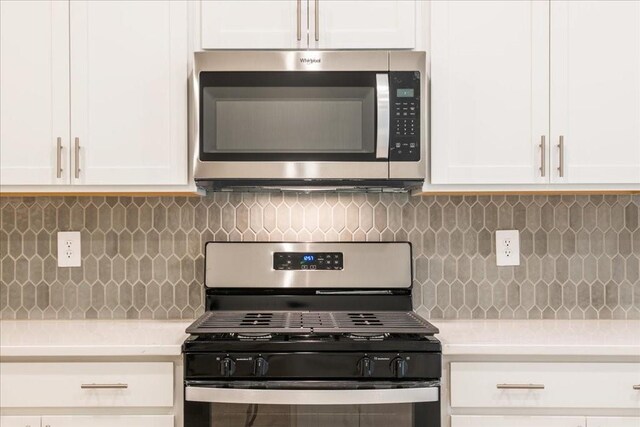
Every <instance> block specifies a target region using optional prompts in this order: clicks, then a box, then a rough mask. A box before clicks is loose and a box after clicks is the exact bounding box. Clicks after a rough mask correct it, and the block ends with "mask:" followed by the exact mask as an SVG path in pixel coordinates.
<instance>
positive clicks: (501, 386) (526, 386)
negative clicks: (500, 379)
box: [496, 384, 544, 390]
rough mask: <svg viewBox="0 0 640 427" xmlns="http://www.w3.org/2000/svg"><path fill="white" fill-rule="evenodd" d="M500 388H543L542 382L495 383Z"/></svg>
mask: <svg viewBox="0 0 640 427" xmlns="http://www.w3.org/2000/svg"><path fill="white" fill-rule="evenodd" d="M496 388H498V389H500V390H544V384H496Z"/></svg>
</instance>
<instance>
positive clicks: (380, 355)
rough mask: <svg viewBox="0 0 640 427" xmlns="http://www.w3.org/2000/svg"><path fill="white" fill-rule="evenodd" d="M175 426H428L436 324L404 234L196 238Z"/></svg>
mask: <svg viewBox="0 0 640 427" xmlns="http://www.w3.org/2000/svg"><path fill="white" fill-rule="evenodd" d="M205 250H206V258H205V288H206V312H205V313H204V315H202V316H201V317H200V318H199V319H198V320H196V321H195V322H194V323H193V324H192V325H191V326H190V327H189V328H188V329H187V332H188V333H190V334H191V336H190V337H189V338H188V339H187V341H186V342H185V343H184V346H183V353H184V362H185V384H184V386H185V390H184V391H185V406H184V408H185V426H189V427H205V426H225V427H236V426H243V427H249V426H254V427H258V426H292V427H293V426H297V427H306V426H314V427H323V426H331V427H340V426H361V427H367V426H371V427H373V426H389V425H393V426H395V427H404V426H406V427H409V426H412V427H416V426H420V427H439V426H440V376H441V346H440V342H439V341H438V340H437V339H436V338H435V337H434V335H435V334H437V333H438V330H437V329H436V328H435V327H434V326H433V325H431V324H430V323H428V322H427V321H425V320H424V319H422V318H421V317H419V316H418V315H416V314H415V313H414V312H413V311H412V304H411V284H412V256H411V245H410V244H409V243H406V242H405V243H396V242H394V243H391V242H390V243H272V242H268V243H266V242H265V243H258V242H256V243H253V242H252V243H244V242H242V243H240V242H238V243H231V242H225V243H218V242H210V243H208V244H207V245H206V248H205Z"/></svg>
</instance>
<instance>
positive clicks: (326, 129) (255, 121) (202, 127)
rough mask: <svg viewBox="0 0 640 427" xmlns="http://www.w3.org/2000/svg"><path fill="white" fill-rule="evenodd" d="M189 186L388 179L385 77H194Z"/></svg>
mask: <svg viewBox="0 0 640 427" xmlns="http://www.w3.org/2000/svg"><path fill="white" fill-rule="evenodd" d="M197 97H198V104H199V105H198V106H197V108H198V113H199V114H198V124H197V126H198V141H199V142H198V147H197V159H196V162H195V163H196V167H195V178H196V179H256V180H258V179H271V180H278V179H281V180H286V179H298V180H301V179H317V180H322V179H325V180H328V179H370V180H374V179H388V178H389V164H388V157H389V121H390V112H389V108H390V107H389V74H388V72H385V71H380V72H378V71H324V70H322V71H311V72H310V71H240V72H239V71H201V72H200V73H199V75H198V89H197Z"/></svg>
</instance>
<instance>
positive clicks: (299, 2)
mask: <svg viewBox="0 0 640 427" xmlns="http://www.w3.org/2000/svg"><path fill="white" fill-rule="evenodd" d="M297 9H298V41H300V40H302V0H298V5H297Z"/></svg>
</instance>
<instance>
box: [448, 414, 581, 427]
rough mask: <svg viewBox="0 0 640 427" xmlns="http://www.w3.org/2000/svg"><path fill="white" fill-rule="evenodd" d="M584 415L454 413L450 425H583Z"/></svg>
mask: <svg viewBox="0 0 640 427" xmlns="http://www.w3.org/2000/svg"><path fill="white" fill-rule="evenodd" d="M585 425H586V424H585V418H584V417H542V416H490V415H479V416H471V415H454V416H452V417H451V427H585Z"/></svg>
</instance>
